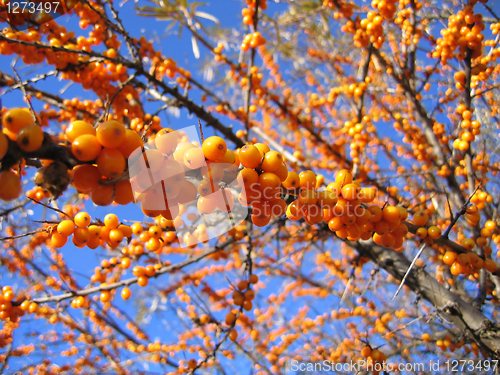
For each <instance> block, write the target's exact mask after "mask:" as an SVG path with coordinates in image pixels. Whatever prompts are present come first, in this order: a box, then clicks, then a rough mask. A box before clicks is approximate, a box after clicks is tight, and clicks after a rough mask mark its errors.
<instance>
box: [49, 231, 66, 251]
mask: <svg viewBox="0 0 500 375" xmlns="http://www.w3.org/2000/svg"><path fill="white" fill-rule="evenodd" d="M66 242H68V237H67V236H63V235H62V234H59V233H57V232H55V233H52V236H51V237H50V243H51V244H52V246H54V247H57V248H61V247H63V246H64V245H66Z"/></svg>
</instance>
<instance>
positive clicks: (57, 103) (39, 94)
mask: <svg viewBox="0 0 500 375" xmlns="http://www.w3.org/2000/svg"><path fill="white" fill-rule="evenodd" d="M0 74H1V76H0V83H4V84H7V81H9V80H12V81H13V80H14V78H13V77H11V76H10V75H9V74H7V73H5V72H2V71H0ZM57 74H59V71H57V70H55V71H51V72H48V73H46V74H41V75H39V76H37V77H36V78H32V79H28V80H26V81H24V88H25V89H26V91H27V92H29V93H31V94H34V95H35V97H36V98H37V99H41V100H43V101H45V102H46V103H48V104H50V105H52V106H54V107H57V108H59V109H63V110H69V109H68V107H66V106H65V105H64V99H62V98H61V97H59V96H57V95H55V94H52V93H49V92H46V91H43V90H40V89H37V88H35V87H33V86H31V85H29V84H28V83H36V82H38V81H40V80H44V79H45V78H48V77H50V76H54V75H57ZM22 83H23V82H19V83H18V84H14V85H10V86H9V89H8V91H10V90H13V89H16V88H19V87H20V85H21V84H22ZM8 91H7V90H6V91H5V92H4V94H5V93H7V92H8ZM76 112H77V113H78V114H80V115H82V116H83V115H85V116H88V117H90V118H94V117H95V115H94V114H92V113H90V112H88V111H87V110H85V109H80V108H77V109H76Z"/></svg>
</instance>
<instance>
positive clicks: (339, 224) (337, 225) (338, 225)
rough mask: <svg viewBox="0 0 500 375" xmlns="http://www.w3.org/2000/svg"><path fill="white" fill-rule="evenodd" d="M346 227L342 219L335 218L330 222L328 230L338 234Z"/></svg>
mask: <svg viewBox="0 0 500 375" xmlns="http://www.w3.org/2000/svg"><path fill="white" fill-rule="evenodd" d="M343 227H344V222H343V221H342V218H340V217H338V216H335V217H333V218H332V219H331V220H330V221H329V222H328V228H329V229H330V230H331V231H332V232H337V231H339V230H341V229H342V228H343Z"/></svg>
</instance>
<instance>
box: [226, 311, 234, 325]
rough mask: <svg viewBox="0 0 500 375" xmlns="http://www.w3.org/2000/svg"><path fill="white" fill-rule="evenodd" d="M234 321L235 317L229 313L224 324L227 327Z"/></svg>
mask: <svg viewBox="0 0 500 375" xmlns="http://www.w3.org/2000/svg"><path fill="white" fill-rule="evenodd" d="M235 320H236V315H235V314H234V313H232V312H230V313H228V314H227V315H226V319H225V322H226V324H227V325H228V326H230V325H232V324H233V323H234V321H235Z"/></svg>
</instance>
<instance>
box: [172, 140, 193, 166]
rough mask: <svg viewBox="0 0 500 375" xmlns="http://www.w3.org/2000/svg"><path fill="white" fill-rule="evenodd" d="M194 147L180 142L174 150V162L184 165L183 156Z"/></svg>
mask: <svg viewBox="0 0 500 375" xmlns="http://www.w3.org/2000/svg"><path fill="white" fill-rule="evenodd" d="M194 147H196V146H195V145H193V144H192V143H190V142H180V143H179V144H177V147H176V148H175V151H174V160H175V161H177V162H179V163H184V155H185V154H186V151H187V150H189V149H190V148H194Z"/></svg>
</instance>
